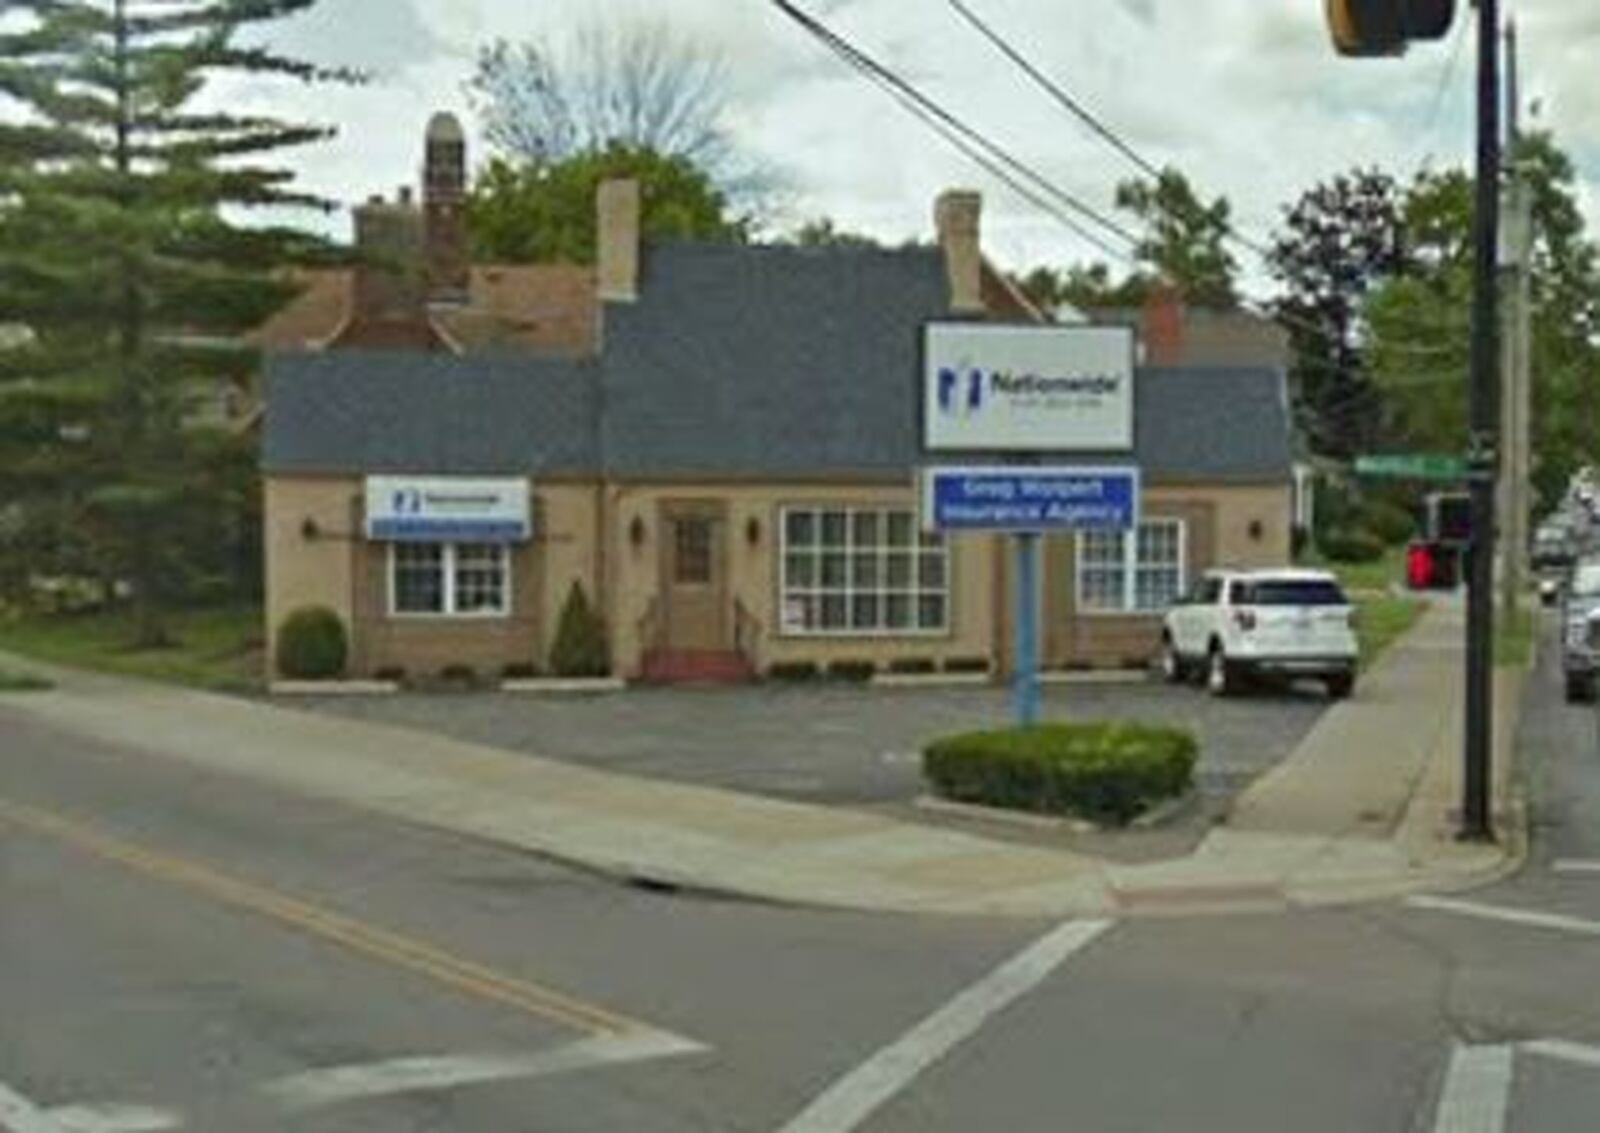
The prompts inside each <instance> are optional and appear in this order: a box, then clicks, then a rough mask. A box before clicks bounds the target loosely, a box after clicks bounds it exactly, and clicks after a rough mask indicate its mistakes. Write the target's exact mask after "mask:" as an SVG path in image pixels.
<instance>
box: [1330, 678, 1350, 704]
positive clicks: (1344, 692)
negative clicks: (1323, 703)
mask: <svg viewBox="0 0 1600 1133" xmlns="http://www.w3.org/2000/svg"><path fill="white" fill-rule="evenodd" d="M1327 685H1328V695H1329V696H1331V697H1333V699H1335V700H1348V699H1350V694H1351V693H1352V692H1354V691H1355V690H1356V675H1355V674H1354V673H1334V674H1333V675H1332V676H1330V677H1328V680H1327Z"/></svg>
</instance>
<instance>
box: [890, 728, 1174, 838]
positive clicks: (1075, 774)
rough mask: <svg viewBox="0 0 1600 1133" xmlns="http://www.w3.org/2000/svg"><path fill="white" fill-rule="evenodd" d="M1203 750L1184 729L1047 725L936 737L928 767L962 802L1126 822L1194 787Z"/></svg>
mask: <svg viewBox="0 0 1600 1133" xmlns="http://www.w3.org/2000/svg"><path fill="white" fill-rule="evenodd" d="M1199 754H1200V753H1199V745H1198V744H1197V743H1196V742H1195V738H1194V736H1193V735H1191V734H1190V733H1188V732H1186V731H1182V730H1180V729H1177V728H1157V727H1148V726H1145V725H1140V724H1124V723H1104V724H1044V725H1040V726H1038V727H1033V728H1010V729H1006V730H1003V731H993V732H970V733H967V734H966V735H959V736H951V737H949V738H947V739H941V740H935V741H934V742H933V743H931V744H929V745H927V747H926V748H924V749H923V754H922V770H923V775H924V776H925V777H926V778H927V780H928V782H929V783H930V784H932V786H933V788H934V790H935V791H937V792H938V794H940V795H941V796H943V797H944V798H946V799H950V800H953V801H955V802H961V803H974V804H978V805H981V806H992V807H1001V808H1005V809H1010V810H1020V811H1029V812H1032V813H1036V814H1059V815H1071V816H1073V817H1077V818H1084V819H1088V820H1090V821H1092V822H1097V823H1102V824H1105V825H1111V826H1126V825H1127V824H1128V823H1130V822H1132V821H1133V820H1134V819H1136V818H1138V817H1139V815H1141V814H1143V813H1144V812H1145V811H1147V810H1149V809H1150V808H1151V807H1154V806H1156V805H1158V804H1160V803H1162V802H1165V801H1167V800H1169V799H1173V798H1177V797H1178V796H1180V795H1183V794H1185V793H1186V792H1187V791H1189V790H1190V788H1191V787H1193V785H1194V770H1195V764H1196V763H1197V761H1198V759H1199Z"/></svg>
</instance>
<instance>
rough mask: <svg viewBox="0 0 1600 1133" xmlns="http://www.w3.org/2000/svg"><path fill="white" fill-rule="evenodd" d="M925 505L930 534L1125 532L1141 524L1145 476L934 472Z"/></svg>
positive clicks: (927, 476) (1009, 469) (1089, 471)
mask: <svg viewBox="0 0 1600 1133" xmlns="http://www.w3.org/2000/svg"><path fill="white" fill-rule="evenodd" d="M922 500H923V510H922V522H923V526H924V527H926V528H927V529H929V530H931V531H1001V532H1052V531H1084V530H1099V531H1126V530H1128V529H1130V528H1132V527H1134V526H1136V525H1137V523H1138V522H1139V470H1138V469H1137V468H1071V467H1049V468H1045V467H1039V468H1025V467H1017V466H999V467H987V468H930V469H927V470H926V471H925V472H924V473H923V485H922Z"/></svg>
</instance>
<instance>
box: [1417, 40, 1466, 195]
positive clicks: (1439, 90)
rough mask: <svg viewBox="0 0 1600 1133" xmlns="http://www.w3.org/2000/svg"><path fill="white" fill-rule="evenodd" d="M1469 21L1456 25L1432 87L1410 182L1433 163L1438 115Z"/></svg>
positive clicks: (1459, 55)
mask: <svg viewBox="0 0 1600 1133" xmlns="http://www.w3.org/2000/svg"><path fill="white" fill-rule="evenodd" d="M1471 22H1472V21H1471V20H1460V21H1458V22H1457V24H1456V31H1455V42H1454V43H1452V44H1451V46H1450V55H1449V57H1448V58H1447V59H1446V60H1445V64H1444V67H1443V68H1441V69H1440V71H1439V82H1438V85H1437V86H1435V87H1434V91H1433V98H1432V100H1431V105H1430V106H1429V108H1428V118H1427V124H1426V125H1425V126H1424V127H1423V129H1422V145H1421V146H1419V147H1418V156H1417V160H1416V163H1415V169H1416V172H1415V173H1413V174H1412V180H1413V181H1414V180H1416V179H1417V178H1418V177H1420V176H1422V174H1423V172H1424V171H1426V170H1427V168H1428V165H1429V164H1430V163H1431V162H1432V161H1433V142H1434V133H1435V131H1436V130H1437V129H1438V126H1439V115H1440V113H1441V112H1442V111H1443V110H1444V100H1445V97H1446V96H1447V95H1448V94H1449V92H1450V88H1451V85H1452V84H1453V82H1454V80H1455V76H1456V72H1457V71H1458V70H1459V69H1460V67H1461V57H1462V55H1463V54H1465V51H1464V50H1463V49H1464V48H1465V46H1466V43H1467V27H1468V25H1469V24H1471Z"/></svg>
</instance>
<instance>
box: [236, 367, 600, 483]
mask: <svg viewBox="0 0 1600 1133" xmlns="http://www.w3.org/2000/svg"><path fill="white" fill-rule="evenodd" d="M266 381H267V385H266V399H267V408H266V420H265V426H264V430H263V436H262V459H261V462H262V467H263V468H264V469H265V470H266V471H268V472H371V473H383V472H416V473H427V472H455V473H461V474H466V475H494V474H510V473H534V474H538V473H554V472H591V471H592V470H593V469H595V468H596V467H597V466H598V464H599V459H598V453H597V451H596V447H595V404H596V381H595V375H594V371H593V365H592V364H590V363H578V362H571V361H565V360H557V359H541V358H530V357H528V356H527V355H525V354H524V355H518V354H504V355H474V356H468V357H457V356H455V355H451V354H425V353H420V352H414V351H388V350H383V351H368V350H338V351H330V352H328V353H320V354H305V353H300V354H277V355H272V356H269V358H268V360H267V372H266Z"/></svg>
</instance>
